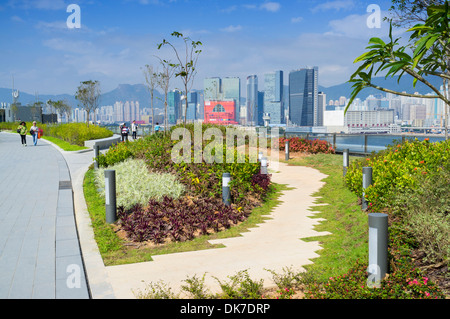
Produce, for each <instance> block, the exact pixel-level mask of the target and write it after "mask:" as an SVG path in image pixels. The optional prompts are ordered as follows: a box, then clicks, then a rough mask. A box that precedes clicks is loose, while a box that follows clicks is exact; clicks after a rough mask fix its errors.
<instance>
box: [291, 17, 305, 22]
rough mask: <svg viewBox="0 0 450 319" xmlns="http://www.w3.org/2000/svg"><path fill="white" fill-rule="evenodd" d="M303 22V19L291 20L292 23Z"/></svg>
mask: <svg viewBox="0 0 450 319" xmlns="http://www.w3.org/2000/svg"><path fill="white" fill-rule="evenodd" d="M302 21H303V17H295V18H292V19H291V22H292V23H300V22H302Z"/></svg>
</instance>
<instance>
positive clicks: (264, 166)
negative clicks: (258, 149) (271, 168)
mask: <svg viewBox="0 0 450 319" xmlns="http://www.w3.org/2000/svg"><path fill="white" fill-rule="evenodd" d="M261 174H267V157H262V158H261Z"/></svg>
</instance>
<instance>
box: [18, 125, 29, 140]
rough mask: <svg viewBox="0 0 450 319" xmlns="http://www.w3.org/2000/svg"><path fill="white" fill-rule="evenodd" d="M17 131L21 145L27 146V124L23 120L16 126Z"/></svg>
mask: <svg viewBox="0 0 450 319" xmlns="http://www.w3.org/2000/svg"><path fill="white" fill-rule="evenodd" d="M17 133H19V134H20V140H21V141H22V146H27V124H26V123H25V122H20V125H19V126H18V127H17Z"/></svg>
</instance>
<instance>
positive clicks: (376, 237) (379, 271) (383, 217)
mask: <svg viewBox="0 0 450 319" xmlns="http://www.w3.org/2000/svg"><path fill="white" fill-rule="evenodd" d="M368 215H369V267H368V269H367V272H368V274H369V277H368V278H367V284H368V286H370V287H379V282H380V281H381V280H382V279H383V278H384V277H385V276H386V274H387V273H388V265H389V263H388V241H389V233H388V215H387V214H382V213H370V214H368Z"/></svg>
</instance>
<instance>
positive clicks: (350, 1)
mask: <svg viewBox="0 0 450 319" xmlns="http://www.w3.org/2000/svg"><path fill="white" fill-rule="evenodd" d="M354 6H355V3H354V0H334V1H327V2H325V3H321V4H319V5H317V6H315V7H313V8H312V9H311V11H312V12H314V13H315V12H319V11H327V10H337V11H339V10H342V9H346V10H348V9H351V8H353V7H354Z"/></svg>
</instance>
